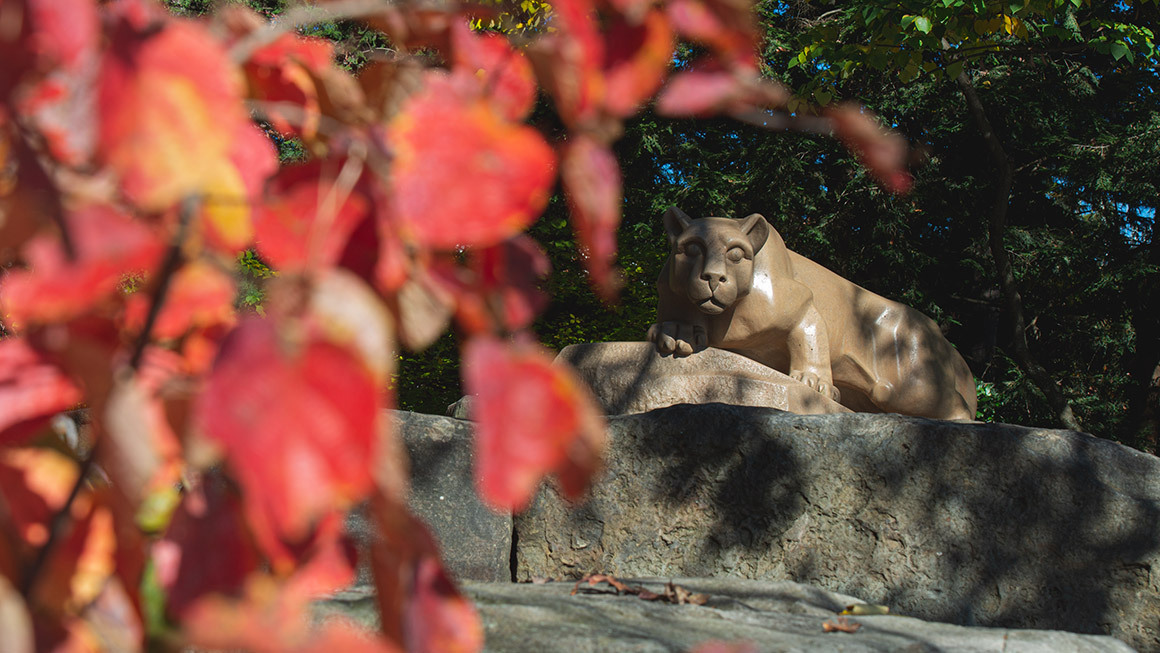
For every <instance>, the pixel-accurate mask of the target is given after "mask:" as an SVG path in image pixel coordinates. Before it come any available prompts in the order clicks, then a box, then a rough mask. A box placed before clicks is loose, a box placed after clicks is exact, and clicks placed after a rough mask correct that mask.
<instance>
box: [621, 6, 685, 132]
mask: <svg viewBox="0 0 1160 653" xmlns="http://www.w3.org/2000/svg"><path fill="white" fill-rule="evenodd" d="M673 38H674V37H673V30H672V28H671V27H670V26H669V21H668V19H667V18H665V15H664V13H662V12H661V11H660V10H659V9H654V10H652V11H649V12H648V13H647V14H645V16H644V19H643V20H642V22H641V23H640V24H629V23H628V22H627V21H625V20H623V19H621V20H618V21H615V22H613V23H612V25H611V26H610V27H609V29H608V34H607V37H606V39H607V48H606V50H605V54H604V58H605V61H604V69H605V96H606V97H605V100H604V106H605V108H606V109H607V110H608V112H609V113H611V114H613V115H615V116H620V117H627V116H631V115H632V114H634V113H636V111H637V109H639V108H640V105H641V104H643V103H644V102H645V101H646V100H648V99H649V98H650V97H652V95H653V93H655V92H656V90H657V89H658V88H660V85H661V82H662V81H663V80H664V76H665V71H666V70H668V68H669V65H670V64H671V63H672V58H673V46H674V40H673Z"/></svg>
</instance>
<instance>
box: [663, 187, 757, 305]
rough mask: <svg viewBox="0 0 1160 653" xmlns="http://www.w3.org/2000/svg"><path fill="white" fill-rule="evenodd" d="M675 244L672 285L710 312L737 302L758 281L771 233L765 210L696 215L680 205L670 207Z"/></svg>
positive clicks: (667, 226) (669, 224)
mask: <svg viewBox="0 0 1160 653" xmlns="http://www.w3.org/2000/svg"><path fill="white" fill-rule="evenodd" d="M664 223H665V231H667V232H668V235H669V246H670V249H671V254H670V259H669V260H670V263H669V286H670V287H671V288H672V290H673V292H675V293H676V294H678V295H684V296H687V297H688V298H689V301H691V302H693V305H694V306H696V307H697V308H698V309H700V310H701V311H702V312H704V313H707V314H709V315H718V314H720V313H723V312H725V311H726V310H727V309H728V308H729V307H731V306H733V304H734V303H736V302H737V300H739V299H741V298H742V297H744V296H745V295H746V294H748V293H749V290H750V289H751V288H752V287H753V257H754V255H755V254H757V252H758V251H759V250H760V249H761V247H762V245H764V244H765V241H766V238H767V237H768V236H769V229H770V227H769V223H768V222H766V221H765V218H763V217H762V216H761V214H759V213H754V214H752V215H750V216H748V217H745V218H741V219H739V220H734V219H732V218H702V219H700V220H693V219H691V218H689V216H688V215H686V214H685V213H684V212H683V211H681V210H680V209H678V208H677V207H675V206H674V207H670V208H669V210H668V211H665V217H664Z"/></svg>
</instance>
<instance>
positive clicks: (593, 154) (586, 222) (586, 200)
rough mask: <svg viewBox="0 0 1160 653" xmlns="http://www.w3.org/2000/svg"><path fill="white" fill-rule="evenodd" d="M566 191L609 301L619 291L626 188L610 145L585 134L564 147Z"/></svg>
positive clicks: (594, 275)
mask: <svg viewBox="0 0 1160 653" xmlns="http://www.w3.org/2000/svg"><path fill="white" fill-rule="evenodd" d="M561 159H562V168H563V170H562V173H561V176H562V178H563V180H564V192H565V193H566V194H567V196H568V204H569V206H571V207H572V228H573V229H574V230H575V231H576V238H577V240H579V242H580V247H581V249H582V251H583V252H584V254H585V258H584V266H585V267H586V268H587V269H588V273H589V275H591V279H592V283H593V285H594V286H595V287H596V289H597V290H598V291H599V292H600V294H601V296H602V297H604V298H605V299H606V300H612V299H614V298H615V296H616V293H617V291H618V290H619V279H618V278H617V276H616V274H615V272H614V270H613V265H614V264H615V262H616V229H617V227H618V226H620V208H621V204H622V191H621V179H620V166H619V164H617V162H616V156H615V155H614V154H613V153H612V150H610V149H608V147H606V146H604V145H601V144H600V143H598V142H596V141H595V140H593V139H591V138H589V137H587V136H585V135H583V134H581V135H579V136H576V137H574V138H572V139H571V140H570V141H568V143H567V145H565V146H564V152H563V155H562V156H561Z"/></svg>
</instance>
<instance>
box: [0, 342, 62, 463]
mask: <svg viewBox="0 0 1160 653" xmlns="http://www.w3.org/2000/svg"><path fill="white" fill-rule="evenodd" d="M80 400H81V390H80V388H78V387H77V385H76V384H75V383H73V381H72V380H71V379H69V378H68V376H66V375H65V374H64V372H62V371H61V370H60V368H58V367H57V366H56V365H54V364H53V363H51V362H50V361H49V360H48V359H47V358H45V357H44V356H43V355H42V354H41V353H40V352H38V351H36V350H34V349H33V348H32V347H29V346H28V343H27V342H25V341H24V340H23V339H21V338H6V339H4V340H0V445H8V444H14V443H15V444H19V443H21V441H22V440H23V439H24V438H26V437H28V436H30V435H32V434H33V433H35V432H36V431H37V429H39V428H41V427H42V426H44V425H45V424H47V423H48V420H49V419H50V418H51V417H52V416H53V415H55V414H56V413H59V412H60V411H62V410H67V409H69V408H71V407H73V406H75V405H76V404H77V403H78V402H80Z"/></svg>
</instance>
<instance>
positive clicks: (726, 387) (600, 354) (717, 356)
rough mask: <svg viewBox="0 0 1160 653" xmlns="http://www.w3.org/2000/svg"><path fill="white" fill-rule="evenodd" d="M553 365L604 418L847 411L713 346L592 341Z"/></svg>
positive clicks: (567, 349) (570, 349)
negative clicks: (721, 409) (580, 386)
mask: <svg viewBox="0 0 1160 653" xmlns="http://www.w3.org/2000/svg"><path fill="white" fill-rule="evenodd" d="M556 360H557V361H559V362H563V363H568V364H569V365H571V366H572V368H573V369H575V370H576V372H577V373H578V374H579V375H580V378H582V379H584V381H585V382H586V383H587V384H588V386H589V387H590V388H592V392H593V394H594V395H595V396H596V400H597V401H598V402H599V403H600V405H601V406H602V407H603V408H604V412H605V413H607V414H609V415H623V414H628V413H643V412H647V411H650V410H653V409H654V408H664V407H666V406H672V405H675V404H706V403H712V402H720V403H724V404H735V405H738V406H764V407H767V408H777V409H780V410H788V411H790V412H791V413H801V414H805V415H812V414H818V413H848V412H850V409H848V408H846V407H845V406H843V405H841V404H839V403H838V402H836V401H833V400H832V399H830V398H829V397H828V396H825V395H823V394H821V393H820V392H818V391H816V390H814V389H813V388H810V387H809V386H807V385H805V384H803V383H801V382H800V381H796V380H794V379H791V378H790V377H789V376H787V375H785V374H782V373H781V372H778V371H777V370H774V369H771V368H769V367H766V366H765V365H762V364H761V363H758V362H757V361H754V360H752V359H749V358H746V357H744V356H742V355H741V354H735V353H733V352H731V351H725V350H724V349H716V348H713V347H710V348H708V349H706V350H704V351H701V352H698V353H697V355H696V356H685V357H675V356H671V355H670V356H661V355H660V354H658V353H657V350H656V345H654V344H652V343H651V342H594V343H585V344H579V345H569V346H567V347H565V348H564V349H562V350H561V351H560V354H559V355H558V356H557V357H556ZM456 416H460V414H458V413H457V414H456Z"/></svg>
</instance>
